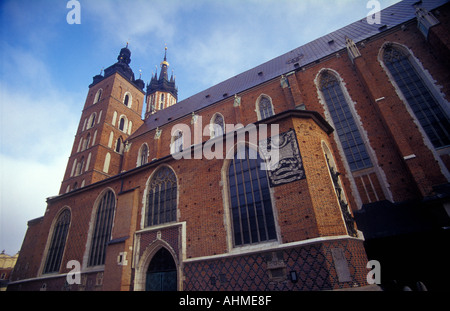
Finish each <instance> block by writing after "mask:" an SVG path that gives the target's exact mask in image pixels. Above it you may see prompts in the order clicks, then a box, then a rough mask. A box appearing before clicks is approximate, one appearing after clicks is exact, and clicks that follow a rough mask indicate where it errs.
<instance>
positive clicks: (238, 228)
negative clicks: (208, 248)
mask: <svg viewBox="0 0 450 311" xmlns="http://www.w3.org/2000/svg"><path fill="white" fill-rule="evenodd" d="M241 153H242V155H244V153H243V152H241ZM255 154H256V155H255ZM240 158H243V159H240ZM261 163H262V159H261V157H260V156H259V154H258V152H256V151H254V152H253V150H252V152H250V149H249V148H248V147H245V156H240V152H239V151H238V152H237V153H236V155H235V157H234V159H233V160H232V161H231V164H230V167H229V168H228V181H229V188H230V215H231V217H230V218H231V220H232V224H231V225H232V232H233V241H234V246H242V245H248V244H255V243H261V242H265V241H271V240H276V239H277V234H276V229H275V220H274V215H273V210H272V201H271V198H270V189H269V180H268V177H267V173H266V171H264V170H261Z"/></svg>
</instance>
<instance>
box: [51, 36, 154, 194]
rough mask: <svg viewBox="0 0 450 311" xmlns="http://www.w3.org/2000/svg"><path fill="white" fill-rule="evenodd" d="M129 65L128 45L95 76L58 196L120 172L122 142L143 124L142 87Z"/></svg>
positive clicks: (140, 81)
mask: <svg viewBox="0 0 450 311" xmlns="http://www.w3.org/2000/svg"><path fill="white" fill-rule="evenodd" d="M130 62H131V52H130V50H129V49H128V44H127V46H126V47H124V48H122V49H121V50H120V54H119V56H118V57H117V62H116V63H115V64H113V65H112V66H110V67H108V68H106V69H105V71H104V74H103V75H102V74H100V75H96V76H94V78H93V80H94V81H93V82H92V84H91V85H90V86H89V92H88V94H87V98H86V102H85V105H84V109H83V111H82V114H81V119H80V124H79V126H78V130H77V133H76V135H75V140H74V143H73V147H72V152H71V154H70V157H69V161H68V164H67V168H66V173H65V175H64V179H63V182H62V185H61V189H60V194H62V193H67V192H70V191H73V190H76V189H77V188H80V187H84V186H87V185H89V184H92V183H95V182H97V181H100V180H103V179H105V178H108V177H110V176H114V175H116V174H118V173H120V171H121V164H122V154H123V151H124V149H125V148H126V146H125V145H124V141H125V140H126V139H127V138H128V136H129V135H130V134H131V133H132V132H133V131H134V130H136V129H137V128H138V127H139V126H140V125H141V124H142V122H143V121H142V117H141V115H142V107H143V105H144V95H145V93H144V91H143V89H144V86H145V84H144V82H143V81H142V80H141V78H140V77H139V79H135V77H134V73H133V70H132V69H131V68H130V66H129V64H130Z"/></svg>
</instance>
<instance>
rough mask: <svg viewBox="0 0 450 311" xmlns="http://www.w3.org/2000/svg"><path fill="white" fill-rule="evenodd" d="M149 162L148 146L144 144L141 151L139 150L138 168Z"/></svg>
mask: <svg viewBox="0 0 450 311" xmlns="http://www.w3.org/2000/svg"><path fill="white" fill-rule="evenodd" d="M147 162H148V146H147V144H143V145H142V146H141V149H139V158H138V166H141V165H144V164H147Z"/></svg>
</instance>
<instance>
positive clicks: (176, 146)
mask: <svg viewBox="0 0 450 311" xmlns="http://www.w3.org/2000/svg"><path fill="white" fill-rule="evenodd" d="M181 151H183V133H182V132H181V131H177V132H175V135H173V136H172V144H171V146H170V153H171V154H174V153H177V152H181Z"/></svg>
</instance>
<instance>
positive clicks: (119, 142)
mask: <svg viewBox="0 0 450 311" xmlns="http://www.w3.org/2000/svg"><path fill="white" fill-rule="evenodd" d="M115 150H116V152H118V153H122V150H123V141H122V137H119V139H117V142H116V149H115Z"/></svg>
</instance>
